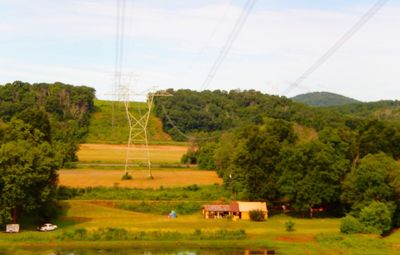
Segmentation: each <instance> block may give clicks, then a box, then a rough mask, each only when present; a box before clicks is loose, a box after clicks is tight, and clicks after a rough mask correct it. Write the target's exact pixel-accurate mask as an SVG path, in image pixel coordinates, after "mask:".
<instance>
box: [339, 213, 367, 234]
mask: <svg viewBox="0 0 400 255" xmlns="http://www.w3.org/2000/svg"><path fill="white" fill-rule="evenodd" d="M364 229H365V227H364V225H363V224H362V223H361V222H360V221H359V220H358V219H356V218H354V217H353V216H351V215H347V216H346V217H344V218H342V220H341V224H340V232H342V233H345V234H353V233H362V232H364Z"/></svg>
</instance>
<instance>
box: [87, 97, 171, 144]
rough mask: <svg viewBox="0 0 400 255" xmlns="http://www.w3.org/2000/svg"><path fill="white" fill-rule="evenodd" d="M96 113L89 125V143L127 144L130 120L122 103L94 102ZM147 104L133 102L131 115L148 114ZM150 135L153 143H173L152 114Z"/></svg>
mask: <svg viewBox="0 0 400 255" xmlns="http://www.w3.org/2000/svg"><path fill="white" fill-rule="evenodd" d="M94 104H95V107H96V111H95V112H94V113H93V114H92V117H91V119H90V125H89V134H88V136H87V139H86V141H87V142H88V143H111V144H122V143H127V141H128V135H129V133H128V132H129V126H128V120H127V117H126V113H125V107H124V104H123V103H122V102H114V103H113V102H112V101H105V100H95V101H94ZM113 104H114V127H113V126H112V106H113ZM146 107H147V105H146V103H138V102H131V103H130V109H131V113H132V114H133V115H134V116H136V117H139V116H141V115H142V114H143V113H145V112H146ZM148 135H149V140H150V142H151V143H155V144H160V143H161V144H163V143H173V141H172V139H171V137H170V136H169V135H168V134H166V133H165V132H163V130H162V123H161V121H160V120H159V119H158V118H157V117H156V116H155V115H154V114H152V115H151V116H150V119H149V125H148Z"/></svg>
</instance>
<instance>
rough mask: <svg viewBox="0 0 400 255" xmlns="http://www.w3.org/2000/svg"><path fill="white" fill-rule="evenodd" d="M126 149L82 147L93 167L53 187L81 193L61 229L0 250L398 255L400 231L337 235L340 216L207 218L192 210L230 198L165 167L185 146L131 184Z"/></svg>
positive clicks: (165, 152)
mask: <svg viewBox="0 0 400 255" xmlns="http://www.w3.org/2000/svg"><path fill="white" fill-rule="evenodd" d="M125 150H126V147H125V146H123V145H104V144H83V145H81V150H80V151H79V153H78V155H79V158H80V163H81V164H83V163H86V164H93V168H91V167H89V166H80V167H79V169H71V170H60V171H59V184H61V185H64V186H67V187H76V188H81V189H71V188H67V189H66V191H67V192H71V190H72V191H76V192H77V193H74V194H73V195H71V196H67V198H70V199H69V200H62V201H61V202H60V204H61V205H62V208H63V209H62V214H61V215H62V216H61V217H59V218H58V219H57V220H56V221H54V223H56V224H57V225H59V227H60V229H58V230H56V231H55V232H50V233H38V232H37V231H35V230H34V228H35V224H28V225H23V231H22V232H21V233H19V234H17V235H9V234H4V233H0V248H1V247H7V248H9V247H21V246H23V247H31V246H33V247H38V246H39V247H40V246H43V247H49V246H53V247H56V246H57V247H62V246H63V247H100V246H101V247H135V248H138V247H146V248H151V249H153V248H159V249H161V250H164V249H167V248H171V249H173V248H176V247H196V248H199V247H205V248H223V249H226V248H235V247H238V248H240V249H248V248H251V249H258V248H268V249H273V250H276V251H277V253H278V254H322V255H336V254H360V255H361V254H400V232H395V233H393V234H392V235H389V236H388V237H385V238H381V237H378V236H374V235H343V234H340V233H339V226H340V219H335V218H320V219H317V218H315V219H303V218H291V217H290V216H288V215H283V214H281V215H276V216H272V217H270V218H269V219H268V220H266V221H265V222H252V221H245V220H242V221H232V220H228V219H214V220H206V219H204V218H203V217H202V215H201V211H200V209H199V208H200V207H201V205H202V204H205V203H207V204H210V203H228V202H229V201H230V200H231V199H234V197H232V196H233V195H232V194H231V193H230V192H229V191H227V190H225V189H224V188H223V186H222V185H219V184H221V183H222V180H221V179H219V178H218V177H217V175H216V173H215V172H213V171H200V170H195V169H189V168H172V167H171V165H173V164H177V163H179V160H180V158H181V156H182V154H183V153H185V152H186V147H185V146H170V145H169V146H151V153H152V161H153V162H157V163H158V164H166V166H168V164H170V166H169V167H168V168H165V167H164V168H154V169H153V175H154V177H155V179H153V180H151V179H148V178H147V177H148V175H147V170H145V169H143V168H140V167H137V168H136V169H135V170H131V171H130V173H131V174H132V175H133V179H132V180H128V181H121V176H122V174H123V167H122V166H121V165H119V164H121V163H124V159H125ZM96 164H98V165H97V166H96ZM107 164H110V165H109V166H107ZM113 164H115V165H113ZM217 184H218V185H217ZM207 185H208V186H207ZM85 187H93V188H85ZM107 187H108V188H107ZM82 188H85V189H82ZM169 210H176V211H177V212H178V218H177V219H169V218H167V212H168V211H169ZM288 220H292V221H293V222H294V223H295V227H294V229H295V231H293V232H287V231H286V229H285V223H286V222H287V221H288ZM104 231H114V232H116V233H119V232H122V233H128V234H127V235H128V236H129V238H130V239H129V240H128V239H126V238H125V239H124V238H121V236H118V235H114V236H111V237H110V236H107V235H108V234H107V233H106V232H104ZM118 231H119V232H118ZM221 231H222V232H221ZM114 232H113V233H114ZM82 233H84V234H85V233H89V234H91V236H90V238H92V239H87V240H86V239H79V238H81V237H80V235H83V234H82ZM199 233H200V234H199ZM221 233H223V236H221ZM225 233H226V236H224V235H225ZM237 233H239V237H238V234H237ZM240 233H243V234H244V237H243V236H240ZM85 235H86V234H85ZM97 235H98V237H96V236H97ZM214 236H215V238H213V237H214ZM68 238H69V239H68ZM96 238H97V239H96ZM108 238H110V239H108ZM91 240H97V241H96V242H93V241H91ZM28 250H29V248H28ZM17 251H19V252H20V254H27V253H26V251H25V250H18V249H17V250H16V252H17ZM240 251H243V250H240ZM1 252H2V251H1V249H0V253H1ZM9 254H16V253H14V252H12V253H9ZM33 254H40V253H33Z"/></svg>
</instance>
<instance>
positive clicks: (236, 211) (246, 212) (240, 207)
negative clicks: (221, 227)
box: [202, 202, 268, 220]
mask: <svg viewBox="0 0 400 255" xmlns="http://www.w3.org/2000/svg"><path fill="white" fill-rule="evenodd" d="M253 210H260V211H262V212H264V213H265V217H266V218H267V217H268V209H267V204H266V203H265V202H232V203H230V204H229V205H203V210H202V212H203V215H204V218H206V219H216V218H217V219H218V218H223V217H226V216H232V217H233V219H235V220H236V219H244V220H248V219H250V211H253Z"/></svg>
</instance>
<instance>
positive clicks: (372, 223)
mask: <svg viewBox="0 0 400 255" xmlns="http://www.w3.org/2000/svg"><path fill="white" fill-rule="evenodd" d="M359 220H360V222H361V223H362V224H363V225H364V226H365V231H366V232H368V233H373V234H379V235H381V234H383V233H385V232H387V231H389V230H390V228H391V226H392V213H391V212H390V210H389V208H388V207H387V205H386V204H385V203H382V202H372V203H371V204H370V205H369V206H367V207H364V208H363V209H362V210H361V212H360V216H359Z"/></svg>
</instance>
